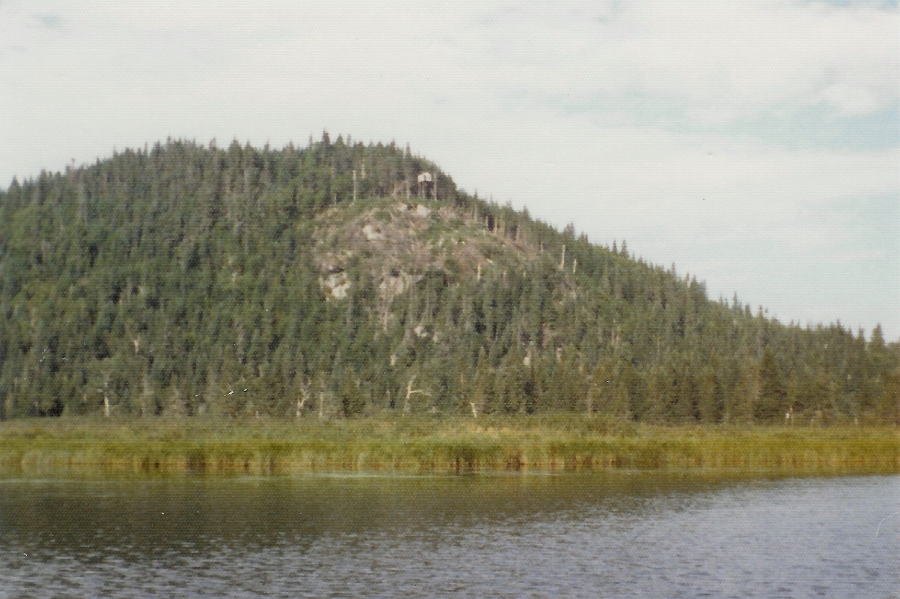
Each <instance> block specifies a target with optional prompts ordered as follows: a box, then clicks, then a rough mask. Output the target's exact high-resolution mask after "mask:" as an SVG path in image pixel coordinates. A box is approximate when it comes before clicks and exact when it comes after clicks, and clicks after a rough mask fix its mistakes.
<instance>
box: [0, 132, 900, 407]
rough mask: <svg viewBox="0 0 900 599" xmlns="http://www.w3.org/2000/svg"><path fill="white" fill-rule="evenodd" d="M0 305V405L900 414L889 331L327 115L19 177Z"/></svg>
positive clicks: (0, 249)
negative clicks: (732, 291) (303, 139)
mask: <svg viewBox="0 0 900 599" xmlns="http://www.w3.org/2000/svg"><path fill="white" fill-rule="evenodd" d="M425 172H427V173H430V174H431V175H432V177H433V179H434V182H433V183H428V182H425V183H423V184H421V185H420V183H419V182H418V180H417V179H418V175H419V174H421V173H425ZM418 196H422V197H418ZM0 308H2V311H0V417H2V418H4V419H7V418H15V417H22V416H57V415H64V414H83V413H104V414H109V415H113V416H128V415H131V416H147V415H170V416H190V415H202V414H219V415H228V416H238V415H241V414H254V415H256V414H258V415H272V416H296V415H301V416H302V415H304V414H307V413H309V414H310V415H312V414H317V415H319V416H322V417H332V416H344V417H351V416H358V415H365V414H374V413H384V412H391V411H393V412H395V413H397V414H403V413H421V412H433V413H438V414H449V413H453V414H470V415H474V414H483V413H491V412H495V413H500V412H502V413H535V412H554V411H567V412H569V411H574V412H585V413H593V412H603V413H607V414H610V415H611V416H613V417H620V418H624V419H633V420H641V421H661V422H696V421H705V422H721V421H750V420H756V421H774V420H782V419H784V415H785V414H786V413H793V414H794V415H795V418H797V419H802V421H803V422H809V421H811V420H817V421H823V420H829V419H830V420H840V419H862V420H864V421H873V422H874V421H877V422H897V421H898V418H900V347H898V345H897V344H896V343H891V344H886V343H885V341H884V339H883V338H882V337H881V334H880V330H876V331H875V332H874V333H873V334H872V336H871V340H870V341H868V342H867V341H866V340H865V339H863V338H862V336H861V335H854V334H853V333H852V332H851V331H848V330H846V329H844V328H843V327H841V326H840V324H834V325H829V326H820V327H817V328H816V329H802V328H800V327H797V326H786V325H783V324H781V323H778V322H777V321H774V320H771V319H768V318H765V317H764V316H763V314H762V312H761V311H758V312H757V313H756V314H755V315H754V314H753V312H752V311H751V309H750V308H749V306H743V305H741V304H740V302H738V301H737V299H736V298H735V300H733V301H731V302H727V301H724V300H720V301H710V300H709V299H708V298H707V297H706V291H705V287H704V285H703V284H702V283H699V282H697V281H696V280H695V279H694V278H690V277H680V276H678V275H677V273H676V272H675V271H674V269H668V270H667V269H663V268H660V267H657V266H653V265H649V264H646V263H644V262H643V261H641V260H635V259H634V258H632V257H631V256H629V255H628V252H627V250H626V249H625V247H624V243H623V247H622V249H621V250H619V249H617V248H615V247H613V248H605V247H600V246H596V245H592V244H590V243H589V242H588V240H587V239H586V238H585V237H584V236H576V235H575V233H574V229H573V228H572V227H569V228H567V229H566V230H565V231H562V232H560V231H556V230H554V229H553V228H551V227H549V226H548V225H546V224H544V223H541V222H539V221H535V220H534V219H532V218H530V217H529V215H528V214H527V213H526V212H517V211H514V210H512V209H511V208H510V207H508V206H498V205H496V204H492V203H489V202H485V201H483V200H479V199H478V198H477V197H472V196H470V195H468V194H466V193H464V192H462V191H460V190H458V189H457V188H456V186H455V184H454V183H453V181H452V179H451V178H450V177H449V176H447V175H446V174H444V173H443V172H441V171H440V170H439V169H438V168H437V167H436V166H435V165H434V164H433V163H431V162H429V161H427V160H425V159H423V158H420V157H416V156H413V155H412V154H411V153H410V152H409V150H408V149H406V150H405V151H404V150H401V149H399V148H397V147H396V146H394V145H393V144H390V145H388V146H384V145H381V144H378V145H371V144H370V145H364V144H361V143H352V142H350V141H349V140H348V141H347V142H345V141H344V140H343V139H342V138H338V140H337V141H335V142H332V141H331V140H330V139H329V138H328V136H327V134H326V135H323V139H322V140H321V141H319V142H315V143H312V142H311V143H310V145H309V146H308V147H306V148H302V149H298V148H294V147H292V146H289V147H287V148H284V149H283V150H278V151H273V150H271V149H269V148H264V149H262V150H258V149H254V148H252V147H249V146H240V145H239V144H237V143H233V144H232V145H231V146H229V147H228V148H217V147H215V146H214V145H212V146H210V147H203V146H198V145H196V144H194V143H190V142H181V141H176V142H172V141H169V142H167V143H166V144H157V145H156V146H154V147H153V148H145V149H143V150H138V151H132V150H128V151H126V152H123V153H120V154H117V155H115V156H114V157H113V158H111V159H109V160H106V161H102V162H98V163H96V164H94V165H92V166H87V167H80V168H70V169H67V170H66V172H64V173H56V174H51V173H42V174H41V176H40V177H38V178H37V179H35V180H32V181H26V182H24V183H18V182H16V181H13V183H12V184H11V185H10V187H9V188H8V189H7V190H6V191H5V192H2V193H0Z"/></svg>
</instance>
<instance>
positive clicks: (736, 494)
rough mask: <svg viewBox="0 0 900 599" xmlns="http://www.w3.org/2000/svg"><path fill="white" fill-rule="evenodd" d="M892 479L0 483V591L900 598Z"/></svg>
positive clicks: (658, 475) (11, 479) (669, 476)
mask: <svg viewBox="0 0 900 599" xmlns="http://www.w3.org/2000/svg"><path fill="white" fill-rule="evenodd" d="M898 513H900V477H898V476H864V477H821V478H818V477H810V478H775V477H755V478H753V477H741V476H737V475H731V476H723V475H711V474H697V473H687V472H685V473H662V472H650V473H648V472H643V473H641V472H612V473H593V474H571V473H570V474H561V475H540V474H526V475H486V474H479V475H469V476H435V477H403V476H371V477H367V476H328V475H303V476H290V477H279V476H269V477H222V476H203V475H177V476H171V475H169V476H158V477H154V476H139V477H132V476H107V477H80V478H79V477H75V478H68V479H58V478H43V479H39V478H28V477H25V478H23V477H15V476H9V475H7V476H4V477H2V478H0V597H2V598H7V597H9V598H12V597H307V596H308V597H358V596H367V597H767V598H768V597H893V598H896V597H900V571H898V570H900V557H898V556H900V515H898Z"/></svg>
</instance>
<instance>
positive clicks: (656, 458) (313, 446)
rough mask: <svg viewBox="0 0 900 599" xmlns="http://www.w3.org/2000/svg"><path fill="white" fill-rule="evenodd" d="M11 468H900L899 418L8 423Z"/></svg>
mask: <svg viewBox="0 0 900 599" xmlns="http://www.w3.org/2000/svg"><path fill="white" fill-rule="evenodd" d="M0 467H2V470H3V471H6V472H37V471H41V472H47V471H49V472H53V471H66V470H98V471H100V470H103V471H105V470H122V471H135V472H141V471H146V472H155V471H164V472H178V471H197V472H206V473H242V472H247V473H293V472H323V471H345V472H347V471H349V472H402V473H454V472H473V471H478V472H484V471H549V472H553V471H574V470H602V469H644V470H653V469H673V468H677V469H700V470H705V469H727V470H740V471H747V472H752V471H766V472H772V471H777V472H784V473H797V474H804V473H834V474H854V473H876V472H877V473H898V472H900V430H898V429H897V428H896V427H865V426H864V427H858V426H829V427H816V428H808V427H785V426H768V427H763V426H750V425H748V426H726V425H718V426H687V425H685V426H654V425H643V424H633V423H622V422H617V421H611V420H608V419H604V418H602V417H585V416H576V415H561V416H546V417H496V418H490V417H483V418H479V419H478V420H477V421H476V420H473V419H471V418H443V419H438V418H434V419H429V418H392V419H379V418H371V419H359V420H332V421H324V422H323V421H319V420H313V419H306V420H297V421H289V420H282V421H279V420H247V421H216V420H200V419H198V420H180V421H179V420H162V419H160V420H154V419H144V420H132V421H118V422H117V421H108V420H98V419H80V418H73V419H53V420H50V419H41V420H18V421H7V422H3V423H2V424H0Z"/></svg>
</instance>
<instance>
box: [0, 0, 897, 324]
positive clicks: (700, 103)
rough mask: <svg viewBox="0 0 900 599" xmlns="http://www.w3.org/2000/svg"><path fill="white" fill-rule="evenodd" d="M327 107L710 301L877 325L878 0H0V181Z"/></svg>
mask: <svg viewBox="0 0 900 599" xmlns="http://www.w3.org/2000/svg"><path fill="white" fill-rule="evenodd" d="M326 129H327V130H328V132H329V134H330V135H331V137H332V139H334V138H335V137H336V136H337V135H338V134H343V135H344V137H345V138H346V137H347V136H348V135H349V136H352V139H354V140H357V141H363V142H376V143H377V142H379V141H381V142H384V143H387V142H390V141H392V140H393V141H396V142H397V143H398V144H401V145H405V144H407V143H409V144H410V146H411V148H412V151H413V152H414V153H415V154H419V155H422V156H425V157H426V158H428V159H430V160H432V161H434V162H436V163H437V164H438V165H439V166H440V167H441V168H442V169H443V170H444V171H445V172H447V173H449V174H450V175H451V176H452V177H453V178H454V180H455V181H456V182H457V184H458V185H459V186H460V187H462V188H463V189H465V190H466V191H468V192H470V193H472V192H475V191H477V192H478V194H479V196H481V197H491V198H493V199H494V200H495V201H497V202H499V203H504V204H505V203H507V202H509V203H511V204H512V205H513V206H514V207H516V208H522V207H527V208H528V210H529V212H530V213H531V214H532V216H534V217H537V218H539V219H541V220H544V221H546V222H549V223H551V224H553V225H556V226H557V227H559V228H562V227H564V226H566V225H567V224H569V223H572V224H574V225H575V228H576V230H577V231H578V232H582V233H585V234H586V235H587V236H588V238H589V239H590V240H591V241H593V242H595V243H599V244H602V245H609V246H611V245H612V243H613V241H616V242H617V243H618V244H619V245H620V246H621V243H622V240H623V239H624V240H626V241H627V245H628V249H629V252H630V253H631V254H633V255H636V256H641V257H643V258H644V260H646V261H649V262H651V263H653V264H659V265H663V266H665V267H667V268H668V267H669V266H671V265H672V264H673V263H674V264H675V266H676V268H677V271H678V273H679V274H680V275H685V274H688V273H690V275H692V276H696V277H697V279H698V280H702V281H705V282H706V285H707V289H708V292H709V296H710V298H711V299H718V298H719V296H720V295H721V296H723V297H724V298H726V299H728V300H731V298H732V297H733V296H734V295H735V294H737V297H738V299H739V300H740V301H741V302H742V303H744V304H750V305H751V306H753V311H754V313H755V312H756V311H757V307H758V306H762V307H763V309H764V310H766V312H767V314H768V315H769V316H771V317H775V318H778V320H779V321H781V322H783V323H790V322H794V323H799V324H800V325H802V326H806V325H811V326H815V325H817V324H819V323H821V324H826V325H827V324H830V323H834V322H837V321H840V323H841V324H842V326H844V327H845V328H849V329H852V330H853V332H854V333H856V332H857V331H858V329H860V328H862V329H864V330H865V332H866V335H867V336H869V334H870V333H871V331H872V329H873V328H874V327H875V325H876V324H878V323H880V324H881V326H882V328H883V330H884V334H885V337H886V338H887V339H888V340H889V341H891V340H900V9H898V2H897V1H896V0H893V1H886V2H885V1H865V0H859V1H854V0H845V1H832V2H825V1H813V0H804V1H796V0H794V1H788V0H761V1H756V0H747V1H743V2H722V1H710V2H703V1H697V2H689V3H677V2H665V1H661V2H656V1H641V2H637V1H634V2H633V1H631V0H594V1H590V2H586V1H582V0H555V1H554V2H522V1H516V2H511V1H493V0H481V1H478V2H469V1H461V2H454V3H446V2H429V1H426V0H416V1H403V0H389V1H386V2H377V3H368V2H365V3H364V2H340V1H332V2H323V1H317V2H305V1H302V0H301V1H297V0H293V1H280V0H257V1H256V2H252V3H249V2H227V1H220V2H212V1H208V0H192V1H191V2H181V1H163V0H141V1H140V2H137V1H122V0H92V1H82V2H73V1H72V0H27V1H26V0H0V188H5V187H6V186H8V185H9V183H10V182H11V181H12V178H13V177H17V178H18V179H19V180H20V181H21V180H24V179H28V178H31V177H34V176H36V175H37V174H39V173H40V171H41V169H46V170H48V171H61V170H63V169H64V168H65V167H66V166H67V165H71V164H72V163H73V161H74V163H75V164H76V165H80V164H86V163H92V162H94V161H95V160H96V159H97V158H101V159H102V158H105V157H108V156H110V155H111V154H112V152H113V150H114V149H120V150H121V149H123V148H126V147H132V148H134V147H143V146H144V145H145V144H147V143H149V144H151V145H152V144H153V143H154V142H156V141H164V140H165V139H166V138H168V137H171V138H173V139H175V138H182V139H192V140H196V141H197V142H198V143H202V144H207V143H208V142H209V141H210V140H213V139H215V140H216V141H217V142H218V143H219V145H220V146H221V145H223V144H227V143H229V142H230V141H231V140H232V139H237V140H238V141H240V142H241V143H244V142H250V143H251V144H254V145H258V146H262V145H263V144H265V143H269V144H270V145H271V146H272V147H276V148H280V147H283V146H284V145H286V144H287V143H288V142H294V143H295V144H297V145H305V144H306V142H307V141H308V139H309V138H310V136H312V137H313V138H314V139H319V138H320V137H321V134H322V131H323V130H326Z"/></svg>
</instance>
